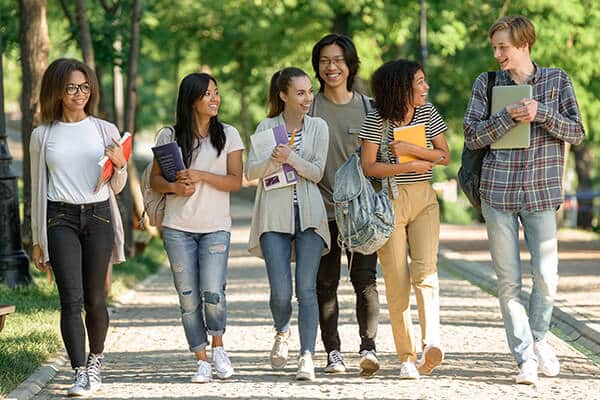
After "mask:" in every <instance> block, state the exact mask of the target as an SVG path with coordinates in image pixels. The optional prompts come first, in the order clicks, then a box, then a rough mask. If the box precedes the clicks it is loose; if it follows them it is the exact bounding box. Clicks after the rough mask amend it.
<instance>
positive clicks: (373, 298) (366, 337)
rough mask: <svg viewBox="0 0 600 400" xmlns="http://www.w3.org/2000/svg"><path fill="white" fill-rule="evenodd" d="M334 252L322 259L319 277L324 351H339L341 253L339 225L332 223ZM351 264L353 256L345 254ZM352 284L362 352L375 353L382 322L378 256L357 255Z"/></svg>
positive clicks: (318, 289)
mask: <svg viewBox="0 0 600 400" xmlns="http://www.w3.org/2000/svg"><path fill="white" fill-rule="evenodd" d="M329 231H330V232H331V251H330V252H329V253H328V254H326V255H324V256H323V257H322V258H321V263H320V265H319V273H318V275H317V299H318V302H319V324H320V326H321V339H322V340H323V344H324V345H325V351H326V352H327V353H329V352H330V351H332V350H338V351H339V350H340V346H341V342H340V335H339V333H338V317H339V305H338V299H337V288H338V283H339V281H340V268H341V256H342V251H341V249H340V246H338V244H337V237H338V232H339V231H338V226H337V224H336V222H335V220H334V221H329ZM346 256H347V258H348V262H350V253H349V252H346ZM350 281H351V282H352V286H353V287H354V293H355V294H356V319H357V320H358V333H359V335H360V342H361V343H360V351H362V350H373V351H375V350H376V349H375V336H376V335H377V324H378V322H379V294H378V293H377V253H373V254H370V255H363V254H359V253H354V258H353V259H352V267H351V269H350Z"/></svg>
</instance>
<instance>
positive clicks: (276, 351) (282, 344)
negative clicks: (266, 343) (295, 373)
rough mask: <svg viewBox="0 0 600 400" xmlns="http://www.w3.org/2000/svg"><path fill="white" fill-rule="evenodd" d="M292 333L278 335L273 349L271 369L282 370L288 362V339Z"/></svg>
mask: <svg viewBox="0 0 600 400" xmlns="http://www.w3.org/2000/svg"><path fill="white" fill-rule="evenodd" d="M289 337H290V333H289V332H288V333H277V334H276V335H275V341H274V342H273V348H272V349H271V368H273V369H281V368H283V367H285V365H286V364H287V360H288V339H289Z"/></svg>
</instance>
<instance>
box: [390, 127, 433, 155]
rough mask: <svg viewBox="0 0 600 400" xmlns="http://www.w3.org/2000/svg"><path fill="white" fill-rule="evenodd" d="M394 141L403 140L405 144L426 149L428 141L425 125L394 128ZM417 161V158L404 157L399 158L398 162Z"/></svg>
mask: <svg viewBox="0 0 600 400" xmlns="http://www.w3.org/2000/svg"><path fill="white" fill-rule="evenodd" d="M394 140H402V141H403V142H408V143H412V144H416V145H417V146H421V147H422V148H424V149H426V148H427V140H426V138H425V124H417V125H409V126H400V127H397V128H394ZM416 159H417V158H416V157H415V156H411V155H404V156H400V157H398V162H399V163H405V162H409V161H413V160H416Z"/></svg>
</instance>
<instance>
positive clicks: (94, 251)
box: [29, 58, 127, 396]
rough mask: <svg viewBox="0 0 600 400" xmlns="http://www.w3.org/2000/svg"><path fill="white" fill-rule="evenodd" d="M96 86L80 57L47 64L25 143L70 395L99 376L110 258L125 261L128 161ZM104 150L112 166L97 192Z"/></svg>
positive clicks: (41, 259)
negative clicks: (120, 198) (97, 110)
mask: <svg viewBox="0 0 600 400" xmlns="http://www.w3.org/2000/svg"><path fill="white" fill-rule="evenodd" d="M98 91H99V88H98V82H97V80H96V75H95V73H94V72H93V71H92V70H91V69H90V68H89V67H87V66H86V65H85V64H83V63H81V62H79V61H77V60H73V59H65V58H61V59H58V60H56V61H54V62H53V63H52V64H50V66H48V69H46V72H45V73H44V76H43V78H42V87H41V92H40V105H41V115H42V122H43V124H42V125H40V126H39V127H37V128H35V129H34V130H33V132H32V134H31V143H30V147H29V151H30V155H31V193H32V196H31V230H32V236H33V261H34V263H35V266H36V268H38V269H39V270H41V271H47V270H48V269H49V268H51V269H52V271H53V273H54V277H55V279H56V285H57V287H58V293H59V297H60V306H61V312H60V329H61V333H62V337H63V341H64V344H65V347H66V349H67V353H68V355H69V358H70V360H71V366H72V367H73V369H74V370H75V381H74V383H73V385H72V386H71V387H70V388H69V389H68V392H67V394H68V395H69V396H85V395H88V394H90V392H93V391H95V390H97V389H98V388H99V387H100V385H101V383H102V379H101V375H100V370H101V368H102V362H103V359H104V356H103V351H104V341H105V339H106V333H107V330H108V323H109V318H108V312H107V309H106V301H105V292H104V282H105V279H106V273H107V269H108V265H109V263H119V262H122V261H124V260H125V255H124V251H123V226H122V222H121V216H120V214H119V209H118V206H117V201H116V198H115V194H117V193H119V192H120V191H121V190H122V189H123V187H124V186H125V183H126V182H127V171H126V164H127V161H126V159H125V157H124V155H123V150H122V148H121V146H120V145H119V143H118V139H119V137H120V135H119V131H118V129H117V127H116V126H115V125H113V124H111V123H110V122H107V121H104V120H101V119H98V118H96V117H94V116H92V110H93V109H94V107H95V105H96V104H97V102H98V97H99V93H98ZM104 155H106V156H108V158H109V159H110V160H111V161H112V162H113V164H114V166H115V173H114V174H113V176H112V178H111V179H110V180H109V182H108V183H107V184H105V185H104V186H102V187H101V188H100V189H99V190H98V191H97V192H96V191H95V186H96V182H97V180H98V177H99V174H100V169H99V167H98V161H99V160H100V158H102V157H103V156H104ZM82 306H83V307H84V308H85V322H84V320H83V319H82V316H81V311H82ZM86 330H87V336H88V339H89V348H90V353H89V354H88V355H87V357H86V354H85V340H86Z"/></svg>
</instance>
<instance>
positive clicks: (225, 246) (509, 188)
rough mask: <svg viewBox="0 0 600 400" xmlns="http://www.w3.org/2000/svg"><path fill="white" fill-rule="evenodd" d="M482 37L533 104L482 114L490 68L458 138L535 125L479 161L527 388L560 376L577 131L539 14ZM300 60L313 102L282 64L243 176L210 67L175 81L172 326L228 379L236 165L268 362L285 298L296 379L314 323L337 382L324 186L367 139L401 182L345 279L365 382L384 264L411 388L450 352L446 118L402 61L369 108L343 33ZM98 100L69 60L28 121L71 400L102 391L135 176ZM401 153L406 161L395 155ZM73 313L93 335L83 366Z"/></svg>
mask: <svg viewBox="0 0 600 400" xmlns="http://www.w3.org/2000/svg"><path fill="white" fill-rule="evenodd" d="M489 37H490V40H491V43H492V48H493V51H494V57H495V59H496V61H497V62H498V63H499V65H500V71H499V72H498V73H497V74H496V76H497V77H496V84H497V85H511V84H523V83H529V84H531V85H532V86H533V97H532V99H523V100H522V101H520V102H518V103H515V104H513V105H510V106H507V107H506V108H505V109H503V110H501V111H499V112H497V113H494V114H492V115H489V116H488V115H487V109H488V104H487V103H488V99H487V97H486V90H485V88H486V85H487V82H486V76H487V74H485V73H483V74H481V75H480V76H479V77H478V78H477V80H476V81H475V84H474V86H473V92H472V95H471V99H470V102H469V107H468V110H467V113H466V115H465V143H466V145H467V146H468V147H469V148H473V149H476V148H482V147H485V146H488V145H489V144H490V143H493V142H494V141H496V140H497V139H498V138H500V137H502V136H503V135H504V134H505V133H506V132H507V131H508V130H509V129H510V128H512V127H514V126H515V124H517V123H518V122H520V121H526V122H530V123H531V124H532V128H531V145H530V146H529V148H527V149H522V150H492V151H489V152H488V154H487V156H486V157H485V159H484V161H483V168H482V176H481V187H480V192H481V197H482V211H483V215H484V217H485V219H486V225H487V227H488V237H489V242H490V251H491V254H492V259H493V263H494V266H495V269H496V272H497V274H498V282H499V300H500V306H501V307H500V308H501V311H502V315H503V318H504V324H505V329H506V333H507V338H508V344H509V347H510V349H511V351H512V353H513V355H514V357H515V359H516V362H517V365H518V367H519V373H518V375H517V376H516V381H517V383H528V384H531V383H535V382H536V380H537V373H538V369H539V370H540V371H541V372H543V373H544V374H546V375H549V376H555V375H557V374H558V373H559V363H558V360H557V358H556V356H555V355H554V352H553V351H552V349H551V348H550V346H549V345H548V343H547V342H546V340H545V335H546V333H547V331H548V327H549V322H550V316H551V314H552V307H553V299H554V295H555V293H556V284H557V264H558V255H557V248H556V220H555V210H556V208H557V207H558V206H560V204H561V201H562V198H561V178H562V168H563V154H564V153H563V150H564V143H565V142H569V143H573V144H577V143H579V142H581V140H582V138H583V135H584V132H583V128H582V125H581V117H580V114H579V111H578V107H577V103H576V100H575V96H574V93H573V87H572V84H571V82H570V80H569V78H568V76H567V75H566V73H565V72H564V71H562V70H560V69H550V68H543V67H540V66H538V65H537V64H535V63H533V61H532V60H531V56H530V51H531V49H532V46H533V44H534V42H535V30H534V27H533V25H532V24H531V22H530V21H529V20H527V18H525V17H523V16H509V17H504V18H502V19H500V20H499V21H497V22H496V23H495V24H494V25H493V26H492V27H491V29H490V32H489ZM312 66H313V68H314V72H315V75H316V78H317V80H318V82H319V86H320V87H319V90H318V92H317V93H316V94H313V87H312V83H311V79H310V77H309V76H308V74H307V73H305V72H304V71H302V70H301V69H299V68H295V67H288V68H284V69H282V70H280V71H278V72H276V73H275V74H274V75H273V77H272V78H271V82H270V88H269V111H268V116H267V118H266V119H264V120H263V121H261V122H260V124H259V125H258V127H257V128H256V131H257V132H259V131H262V130H265V129H269V128H273V127H276V126H281V125H283V126H285V128H286V131H287V132H288V140H289V143H288V144H280V145H277V146H276V147H275V148H274V149H273V151H272V152H271V153H270V154H269V155H267V156H265V155H263V153H260V154H258V153H257V152H255V151H254V149H250V151H249V152H248V156H247V160H246V165H245V168H244V166H243V157H242V153H243V150H244V145H243V142H242V140H241V137H240V134H239V132H238V130H237V129H236V128H234V127H233V126H231V125H227V124H225V123H222V122H221V121H219V118H218V111H219V106H220V96H219V92H218V85H217V81H216V80H215V78H214V77H212V76H210V75H208V74H205V73H193V74H190V75H188V76H186V77H185V78H184V79H183V80H182V82H181V85H180V87H179V93H178V98H177V109H176V120H175V124H174V125H173V127H172V128H165V129H162V130H161V131H160V132H159V134H158V136H157V144H164V143H168V142H172V141H176V142H177V144H178V145H179V146H180V147H181V150H182V155H183V160H184V164H185V167H186V168H185V169H184V170H182V171H179V172H178V173H177V180H176V181H175V182H169V181H167V180H166V179H165V178H164V177H163V176H162V175H161V172H160V169H159V167H158V164H157V163H156V161H154V165H153V169H152V173H151V186H152V188H153V190H155V191H157V192H161V193H166V194H168V195H167V197H166V206H165V216H164V220H163V223H162V227H161V231H162V235H163V239H164V245H165V249H166V251H167V255H168V258H169V263H170V266H171V271H172V274H173V280H174V284H175V287H176V289H177V293H178V296H179V304H180V308H181V318H182V322H183V328H184V331H185V335H186V338H187V342H188V345H189V349H190V351H191V352H193V353H194V354H195V356H196V368H195V372H194V374H193V375H192V378H191V379H192V381H193V382H198V383H203V382H208V381H210V380H211V378H212V376H213V373H214V374H215V375H216V376H217V377H218V378H220V379H227V378H230V377H231V376H232V375H233V374H234V368H233V366H232V363H231V360H230V359H229V356H228V354H227V352H226V351H225V350H224V342H223V335H224V333H225V328H226V319H227V308H226V295H225V287H226V275H227V260H228V254H229V249H230V229H231V216H230V209H229V207H230V206H229V193H230V192H233V191H236V190H239V189H240V187H241V183H242V174H243V173H245V176H246V178H247V179H248V180H254V179H258V180H259V184H258V187H257V193H256V199H255V203H254V212H253V216H252V223H251V230H250V238H249V251H250V253H251V254H253V255H256V256H258V257H262V258H264V261H265V266H266V272H267V277H268V281H269V286H270V298H269V306H270V309H271V313H272V317H273V323H274V328H275V337H274V340H273V345H272V350H271V354H270V362H271V366H272V367H273V368H274V369H281V368H283V367H285V366H286V364H287V362H288V359H289V357H290V349H289V337H290V335H291V334H292V333H291V332H292V330H291V325H292V321H291V316H292V296H293V293H294V292H295V294H296V298H297V303H298V321H297V326H298V333H299V339H300V340H299V341H300V349H298V358H297V360H298V364H297V368H298V369H297V372H296V376H295V377H296V379H298V380H312V379H314V378H315V367H314V364H313V355H314V354H315V342H316V336H317V332H318V326H320V328H321V338H322V341H323V344H324V347H325V351H326V352H327V364H326V366H325V368H324V372H325V373H343V372H345V370H346V365H345V362H344V358H343V356H342V347H341V341H340V335H339V332H338V318H339V305H338V300H337V288H338V283H339V280H340V271H341V265H342V264H341V256H342V254H341V253H342V249H341V248H340V245H339V244H338V241H337V235H338V227H337V224H336V222H335V218H334V212H333V210H334V205H333V199H332V195H333V190H334V186H335V172H336V171H337V169H338V168H339V167H340V166H341V165H342V164H343V163H344V162H345V161H346V160H347V159H348V158H349V157H350V155H351V154H353V153H354V152H355V151H356V148H357V147H358V146H359V145H360V146H361V165H362V168H363V171H364V173H365V175H366V176H370V177H374V178H384V177H389V178H391V179H392V180H393V183H394V186H395V187H396V189H397V191H398V195H397V196H394V199H393V200H392V202H393V207H394V213H395V226H394V231H393V233H392V236H391V237H390V239H389V240H388V241H387V242H386V243H385V245H384V246H383V247H382V248H381V249H379V250H378V251H377V253H374V254H369V255H363V254H358V253H356V254H354V255H353V257H352V258H353V260H352V267H351V269H350V272H349V275H350V281H351V282H352V286H353V288H354V292H355V295H356V318H357V322H358V333H359V336H360V347H359V349H357V350H358V352H359V356H360V358H359V367H360V375H361V376H365V377H366V376H371V375H373V374H375V373H376V372H377V370H378V369H379V367H380V364H379V361H378V359H377V349H376V336H377V327H378V319H379V309H380V305H379V295H378V291H377V283H376V272H377V268H376V267H377V259H378V258H379V261H380V263H381V268H382V271H383V277H384V281H385V286H386V296H387V304H388V309H389V315H390V320H391V325H392V331H393V337H394V343H395V347H396V352H397V356H398V360H399V361H400V368H399V377H400V378H402V379H418V378H419V377H420V375H421V374H430V373H431V372H432V370H433V369H434V368H435V367H437V366H438V365H440V363H441V362H442V361H443V358H444V351H443V347H442V338H441V334H440V312H439V309H440V304H439V282H438V275H437V254H438V244H439V229H440V221H439V206H438V202H437V199H436V195H435V193H434V191H433V189H432V186H431V184H430V180H431V176H432V169H433V167H434V166H435V165H447V164H448V162H449V161H450V153H449V150H448V145H447V142H446V139H445V133H446V131H447V127H446V124H445V123H444V121H443V119H442V117H441V116H440V114H439V112H438V111H437V109H436V108H435V106H433V105H432V104H431V103H429V102H428V101H427V94H428V91H429V85H428V83H427V80H426V76H425V71H424V70H423V68H422V67H421V66H420V65H419V64H418V63H417V62H414V61H409V60H402V59H400V60H395V61H390V62H387V63H385V64H383V65H382V66H381V67H379V68H378V69H377V70H376V71H375V73H374V74H373V76H372V79H371V85H372V94H373V98H372V99H371V98H368V97H366V96H365V95H363V94H361V93H359V92H357V91H355V90H354V87H355V80H356V77H357V73H358V69H359V58H358V55H357V51H356V48H355V46H354V44H353V43H352V41H351V40H350V39H349V38H348V37H346V36H343V35H337V34H330V35H327V36H325V37H323V38H322V39H321V40H320V41H319V42H317V43H316V44H315V46H314V47H313V52H312ZM550 88H551V90H550ZM97 100H98V84H97V81H96V78H95V75H94V73H93V72H92V71H91V70H90V69H89V68H88V67H86V66H85V65H84V64H82V63H80V62H78V61H75V60H70V59H59V60H56V61H55V62H53V63H52V64H51V65H50V66H49V67H48V70H47V71H46V73H45V74H44V77H43V80H42V89H41V94H40V103H41V111H42V119H43V122H44V124H43V125H41V126H40V127H38V128H36V129H35V130H34V132H33V134H32V140H31V148H30V151H31V163H32V165H31V167H32V168H31V171H32V230H33V238H34V249H33V257H34V262H35V264H36V266H37V267H38V268H39V269H41V270H46V269H47V268H49V267H50V265H51V266H52V270H53V271H54V275H55V277H56V283H57V286H58V289H59V295H60V302H61V332H62V336H63V340H64V342H65V347H66V348H67V352H68V354H69V357H70V360H71V366H72V367H73V368H74V370H75V381H74V383H73V385H72V386H71V387H70V388H69V390H68V394H69V395H71V396H81V395H87V394H89V393H90V392H92V391H94V390H96V389H97V388H98V387H99V386H100V384H101V368H102V362H103V358H104V356H103V350H104V340H105V337H106V332H107V329H108V314H107V311H106V303H105V298H104V292H103V288H104V281H105V279H104V278H105V275H106V271H107V266H108V265H109V263H111V262H121V261H123V259H124V257H123V228H122V224H121V220H120V217H119V212H118V207H117V204H116V201H115V194H116V193H118V192H120V190H121V189H122V188H123V186H124V184H125V182H126V180H127V172H126V161H125V158H124V156H123V151H122V149H121V147H120V145H119V144H118V142H117V139H118V137H119V133H118V131H117V129H116V127H115V126H114V125H112V124H110V123H108V122H105V121H102V120H100V119H97V118H95V117H93V116H92V115H91V110H92V109H93V107H94V105H95V104H96V103H97ZM415 124H424V125H425V131H426V140H427V148H422V147H419V146H417V145H413V144H410V143H407V142H403V141H398V140H394V137H393V128H394V127H401V126H409V125H415ZM383 135H387V136H388V138H389V142H390V145H389V146H388V148H387V149H381V150H382V151H386V152H387V155H388V159H389V162H382V161H381V160H380V158H379V157H378V153H379V151H380V148H379V147H380V143H381V142H382V140H381V139H382V136H383ZM103 154H106V155H107V156H108V157H109V158H110V159H111V160H112V161H113V163H114V164H115V167H116V172H115V173H114V175H113V176H112V178H111V180H110V181H109V183H108V184H107V185H105V186H104V187H103V188H102V189H101V190H100V191H98V192H94V191H93V188H94V186H95V182H96V180H97V173H98V171H97V160H98V159H99V158H100V156H102V155H103ZM403 155H411V156H413V157H414V158H415V159H414V160H413V161H408V162H398V158H399V157H400V156H403ZM284 163H285V164H289V165H290V166H291V167H293V168H294V169H295V171H296V173H297V175H298V181H297V183H296V184H294V185H291V186H286V187H282V188H278V189H272V190H268V191H267V190H265V189H264V187H263V185H262V184H261V183H260V180H261V179H262V178H263V177H265V176H268V175H270V174H272V173H274V172H276V171H277V170H278V169H279V168H280V167H281V165H282V164H284ZM73 166H77V168H73ZM383 190H389V188H386V187H384V188H383ZM519 221H520V222H521V224H522V225H523V227H524V230H525V235H526V242H527V245H528V247H529V251H530V252H531V254H532V270H533V277H534V287H533V291H532V295H531V300H530V305H529V317H528V316H527V313H526V311H525V305H524V304H523V303H522V301H521V300H519V293H520V291H521V266H520V260H519V247H518V223H519ZM347 257H348V259H350V254H347ZM409 258H410V262H409ZM293 262H294V263H295V268H292V263H293ZM411 287H412V288H414V291H415V296H416V301H417V309H418V319H419V325H420V330H421V335H420V337H421V342H420V343H417V342H416V341H415V335H414V333H413V328H412V323H411V313H410V293H411ZM82 305H83V306H84V307H85V328H87V335H88V336H89V351H90V352H89V354H88V356H87V358H86V354H85V337H86V333H85V332H86V329H84V322H83V320H82V317H81V306H82ZM209 345H210V349H211V359H210V360H209V357H208V354H207V347H208V346H209ZM419 349H422V352H421V358H420V359H418V358H417V353H418V350H419ZM213 369H214V372H213Z"/></svg>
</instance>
